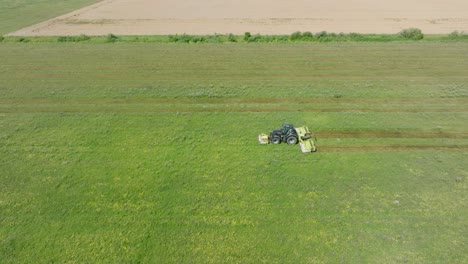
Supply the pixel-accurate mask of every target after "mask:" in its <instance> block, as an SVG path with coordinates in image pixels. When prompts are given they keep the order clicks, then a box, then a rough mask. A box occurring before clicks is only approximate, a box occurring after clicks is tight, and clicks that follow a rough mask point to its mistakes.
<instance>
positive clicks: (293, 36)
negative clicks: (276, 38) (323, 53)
mask: <svg viewBox="0 0 468 264" xmlns="http://www.w3.org/2000/svg"><path fill="white" fill-rule="evenodd" d="M289 39H291V40H292V41H296V40H301V39H302V33H301V32H300V31H296V32H294V33H292V34H291V36H290V38H289Z"/></svg>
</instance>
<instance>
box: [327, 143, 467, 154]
mask: <svg viewBox="0 0 468 264" xmlns="http://www.w3.org/2000/svg"><path fill="white" fill-rule="evenodd" d="M454 150H455V151H468V145H404V144H377V145H372V146H371V145H363V146H349V145H347V146H340V145H323V146H318V152H323V153H337V152H353V153H356V152H357V153H359V152H362V153H364V152H406V151H454Z"/></svg>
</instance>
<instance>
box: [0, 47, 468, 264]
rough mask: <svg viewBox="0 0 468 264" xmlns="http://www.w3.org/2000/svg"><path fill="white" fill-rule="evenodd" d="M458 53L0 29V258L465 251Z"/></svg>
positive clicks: (463, 64)
mask: <svg viewBox="0 0 468 264" xmlns="http://www.w3.org/2000/svg"><path fill="white" fill-rule="evenodd" d="M467 51H468V43H463V42H452V43H437V42H431V43H424V42H405V43H400V42H393V43H326V44H324V43H322V44H260V43H249V44H229V43H226V44H200V45H190V44H155V43H150V44H147V43H146V44H145V43H107V44H95V43H13V44H10V43H0V57H1V58H2V60H1V63H0V80H2V81H1V82H0V91H1V92H0V259H2V262H4V263H29V262H39V263H43V262H59V263H60V262H80V263H82V262H108V263H116V262H117V263H119V262H124V263H129V262H145V263H148V262H150V263H154V262H158V263H187V262H191V263H192V262H194V263H221V262H234V263H336V262H342V263H343V262H344V263H363V262H370V263H395V262H397V263H400V262H411V263H463V262H466V261H467V260H468V253H467V252H466V245H467V242H468V241H467V236H466V234H467V231H468V226H467V224H466V219H467V218H468V212H467V210H466V204H467V200H466V197H467V180H468V179H467V176H468V170H467V168H468V159H467V153H468V125H467V124H468V122H467V120H468V76H467V75H466V72H468V52H467ZM286 122H287V123H293V124H295V125H308V126H309V127H310V128H311V129H312V130H314V131H315V132H316V136H317V138H318V143H317V145H318V152H317V153H314V154H310V155H305V154H302V153H301V152H300V149H299V147H298V146H287V145H285V144H281V145H279V146H272V145H268V146H261V145H258V143H257V141H256V140H257V134H258V133H261V132H269V131H271V130H272V129H277V128H279V127H280V126H281V124H283V123H286Z"/></svg>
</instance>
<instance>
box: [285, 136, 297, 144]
mask: <svg viewBox="0 0 468 264" xmlns="http://www.w3.org/2000/svg"><path fill="white" fill-rule="evenodd" d="M286 142H287V143H288V144H289V145H295V144H297V138H296V137H288V138H287V139H286Z"/></svg>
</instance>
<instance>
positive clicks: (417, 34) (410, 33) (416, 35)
mask: <svg viewBox="0 0 468 264" xmlns="http://www.w3.org/2000/svg"><path fill="white" fill-rule="evenodd" d="M398 35H399V36H400V37H403V38H406V39H412V40H420V39H423V38H424V34H423V33H422V31H421V30H420V29H419V28H408V29H403V30H402V31H400V33H398Z"/></svg>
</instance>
